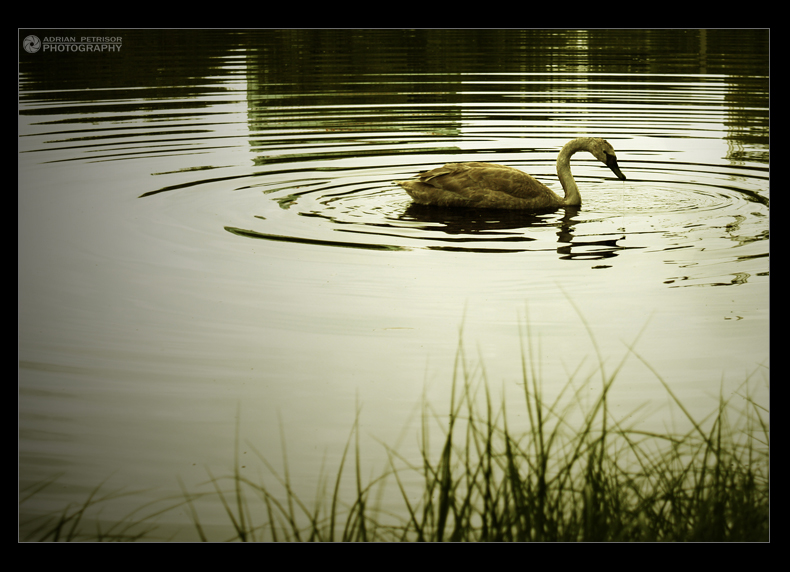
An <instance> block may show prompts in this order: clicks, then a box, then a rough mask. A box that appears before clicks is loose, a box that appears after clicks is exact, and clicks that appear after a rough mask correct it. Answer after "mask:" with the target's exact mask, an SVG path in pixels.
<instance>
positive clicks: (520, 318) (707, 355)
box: [18, 30, 769, 535]
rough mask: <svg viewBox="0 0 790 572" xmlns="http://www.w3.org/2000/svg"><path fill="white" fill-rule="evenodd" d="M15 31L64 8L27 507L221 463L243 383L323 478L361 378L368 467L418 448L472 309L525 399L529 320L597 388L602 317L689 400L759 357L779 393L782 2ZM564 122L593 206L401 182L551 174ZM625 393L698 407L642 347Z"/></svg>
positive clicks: (23, 67)
mask: <svg viewBox="0 0 790 572" xmlns="http://www.w3.org/2000/svg"><path fill="white" fill-rule="evenodd" d="M30 34H35V35H37V36H38V37H39V38H41V39H43V38H45V37H47V36H53V35H54V34H53V33H52V32H49V31H46V30H23V31H20V53H19V81H20V86H19V139H18V141H19V143H18V147H19V155H18V169H19V185H18V202H19V206H18V244H19V247H18V273H19V278H18V323H19V326H18V330H19V331H18V336H19V464H20V486H21V487H23V488H24V487H25V486H27V485H29V484H30V483H34V482H38V481H41V480H42V479H45V478H47V477H50V476H52V475H54V474H60V475H61V476H60V477H59V479H58V481H57V483H58V486H57V487H51V488H50V489H48V491H47V494H42V495H41V496H40V497H39V498H38V499H37V502H36V503H28V504H26V505H25V507H26V508H25V511H31V513H32V512H35V511H40V510H55V509H57V508H59V507H61V506H63V504H65V503H67V502H73V501H75V500H82V499H84V498H85V495H86V494H87V491H89V490H91V489H92V488H93V487H95V486H96V485H97V484H98V483H99V482H101V481H102V480H103V479H105V478H107V477H108V476H110V475H112V476H111V478H110V481H109V484H110V485H113V484H114V485H117V486H127V487H130V488H133V489H147V492H145V493H140V496H138V497H134V500H133V499H131V498H130V499H129V500H128V503H129V504H128V505H126V506H124V507H122V508H119V509H118V510H119V511H121V512H122V510H123V509H124V508H129V507H130V506H134V505H135V503H138V504H139V501H140V499H147V498H151V499H157V498H163V497H165V496H167V495H169V494H179V492H180V489H179V487H178V484H177V481H176V477H180V478H182V479H183V481H184V482H185V483H186V484H187V486H189V487H194V488H195V489H198V488H199V487H200V483H201V482H203V481H205V480H206V476H207V475H206V467H209V468H210V469H211V470H212V471H213V472H214V473H215V474H224V473H227V472H229V471H230V469H231V466H232V463H233V444H234V431H235V429H234V427H235V423H236V418H237V411H239V412H240V419H241V421H240V423H241V426H240V434H241V435H242V438H243V439H246V440H248V442H249V443H250V444H252V445H254V447H255V448H256V450H258V451H260V452H261V453H262V454H264V455H266V456H267V457H268V458H271V459H276V460H279V459H281V440H280V430H281V428H282V430H283V432H284V434H285V437H286V441H287V443H288V461H289V466H290V475H291V478H292V479H293V481H294V483H295V485H296V486H300V487H302V488H303V490H304V491H306V492H305V493H304V494H305V496H306V497H307V498H312V495H313V491H314V490H315V486H316V478H317V475H318V474H319V472H320V470H321V467H322V466H324V467H325V470H326V471H327V472H329V473H332V472H333V471H334V468H335V467H337V463H338V460H339V457H340V455H341V453H342V450H343V446H344V445H345V442H346V439H347V438H348V435H349V432H350V430H351V426H352V423H353V421H354V418H355V416H356V412H357V410H358V407H361V413H360V414H359V415H360V416H359V419H360V423H361V426H362V434H363V441H362V450H363V451H364V454H365V462H366V463H367V466H368V467H369V468H370V472H371V473H376V474H377V473H378V472H380V470H381V469H382V468H383V467H384V466H385V462H386V453H385V451H384V449H383V447H382V446H381V444H380V442H379V441H383V442H385V443H387V444H389V445H392V446H397V448H398V450H399V451H401V452H402V453H403V454H404V455H406V456H409V455H416V451H417V448H416V447H417V434H418V428H419V419H418V417H417V416H415V410H416V409H415V408H418V407H419V404H420V403H421V402H422V400H423V397H424V396H425V398H426V399H427V400H428V401H429V402H430V403H431V404H432V405H433V406H434V407H435V408H436V409H437V410H441V411H445V410H446V407H447V404H448V401H449V393H450V385H451V379H452V369H453V357H454V355H455V351H456V347H457V345H458V343H459V332H460V330H461V328H462V329H463V338H464V340H465V344H466V349H467V352H466V353H467V357H468V359H469V360H470V362H479V363H482V364H483V365H484V367H485V375H486V378H487V379H488V382H489V384H490V385H491V386H492V388H494V389H495V391H498V392H503V393H504V395H505V396H506V400H507V401H508V403H511V402H512V403H513V405H512V418H513V423H518V422H521V423H526V418H525V416H519V414H518V413H519V404H520V401H519V399H523V394H522V393H521V390H520V388H519V385H518V384H519V382H520V380H521V361H520V360H521V357H520V356H521V351H522V347H523V346H524V345H525V340H524V336H522V335H520V331H521V332H523V331H524V328H525V325H526V324H529V332H530V341H531V343H532V344H533V347H534V348H535V352H536V355H539V359H537V358H536V359H537V361H539V363H540V367H539V371H540V375H541V377H542V379H543V382H544V385H545V387H546V391H547V395H548V396H550V395H552V394H556V393H558V392H559V391H560V389H561V388H562V387H563V386H564V385H565V384H566V383H567V382H568V379H569V378H571V377H572V378H573V380H574V382H578V383H589V385H590V393H591V394H594V392H595V391H597V390H599V389H600V383H601V380H600V374H599V373H598V372H597V368H598V365H599V358H598V357H597V354H596V345H595V344H597V351H598V352H600V356H601V359H602V360H603V361H604V364H605V368H607V369H608V371H609V372H611V371H613V370H614V367H615V366H616V365H617V364H618V363H619V362H620V360H621V359H622V358H623V357H624V356H626V355H627V354H628V351H629V350H628V349H627V346H628V345H632V344H634V348H635V350H636V351H637V352H638V353H639V355H640V356H641V357H642V358H643V359H644V360H645V361H647V362H649V363H650V364H651V366H652V367H653V368H654V369H656V370H657V371H659V372H660V374H661V375H662V377H663V378H664V379H665V380H667V382H668V383H670V384H671V385H672V387H673V388H674V389H675V391H676V393H677V394H678V396H679V397H680V398H681V399H682V400H683V402H684V404H685V405H686V406H687V407H688V408H689V410H690V411H691V412H692V413H693V414H694V415H695V416H696V417H697V418H699V419H701V418H703V417H705V415H707V413H709V412H710V410H711V408H712V407H715V404H716V402H717V400H718V396H719V393H720V391H723V393H724V394H725V395H726V397H732V398H737V395H738V393H737V392H738V391H740V392H743V389H739V387H740V385H741V384H742V383H743V381H744V380H745V379H747V377H748V376H749V375H751V374H753V373H754V376H753V379H756V380H757V381H758V383H757V388H756V389H754V390H753V391H754V392H755V399H758V400H759V401H760V403H762V404H763V405H764V406H766V407H767V382H766V381H765V380H767V371H768V370H767V368H768V356H769V353H768V310H769V299H768V293H769V277H768V275H769V257H768V254H769V246H768V245H769V241H768V233H769V214H768V212H769V144H768V128H769V119H768V117H769V114H768V96H769V83H768V80H769V77H768V76H769V72H768V32H767V31H748V30H747V31H743V30H734V31H727V30H715V31H696V30H665V31H649V30H641V31H589V32H587V31H571V32H568V31H558V30H543V31H516V30H511V31H505V32H503V31H490V30H483V31H452V30H450V31H428V30H417V31H397V30H383V31H353V30H344V31H331V30H311V31H293V30H292V31H257V32H243V31H235V32H224V31H223V32H218V31H211V32H205V31H142V30H137V31H112V32H107V33H97V32H96V31H91V33H90V34H89V35H90V36H120V37H121V38H122V47H121V49H120V51H117V52H71V51H65V52H54V53H53V52H45V51H39V52H37V53H33V54H30V53H27V52H25V51H24V50H23V49H22V47H21V46H22V39H23V38H25V37H26V36H28V35H30ZM58 35H59V36H63V35H64V33H62V32H59V33H58ZM85 35H88V34H84V33H81V32H79V31H74V32H73V33H72V32H69V33H68V36H75V37H77V38H78V39H79V37H81V36H85ZM581 135H591V136H600V137H604V138H606V139H607V140H608V141H609V142H610V143H611V144H612V145H613V146H614V148H615V149H616V151H617V156H618V162H619V164H620V168H621V169H622V171H623V173H624V174H625V175H626V176H627V180H626V181H619V180H617V179H616V177H614V175H613V174H612V173H611V172H610V171H609V170H608V169H607V168H606V167H605V166H603V165H601V164H600V163H597V162H596V161H595V160H594V159H593V158H592V156H590V155H584V154H578V155H576V156H574V158H573V161H572V168H573V173H574V176H575V178H576V181H577V183H578V185H579V188H580V190H581V193H582V197H583V200H584V203H583V206H582V207H581V208H580V209H576V208H566V209H558V210H556V211H553V212H543V213H516V214H514V213H479V212H454V211H443V210H436V209H425V208H416V207H415V206H414V205H412V204H411V202H410V199H409V197H408V196H407V195H406V194H405V193H404V192H403V191H402V189H400V188H399V187H397V186H396V185H393V184H392V181H393V180H398V179H404V178H409V177H411V176H413V175H414V174H416V173H417V172H419V171H421V170H425V169H428V168H432V167H435V166H439V165H441V164H443V163H445V162H451V161H470V160H474V161H489V162H494V163H500V164H505V165H510V166H513V167H516V168H519V169H523V170H525V171H527V172H529V173H530V174H532V175H533V176H535V177H536V178H538V179H539V180H541V181H543V182H544V183H545V184H547V185H549V186H550V187H551V188H553V189H554V190H555V191H556V192H558V193H561V192H562V190H561V187H560V185H559V182H558V181H557V179H556V174H555V161H556V156H557V153H558V151H559V149H560V148H561V147H562V145H563V144H564V143H566V142H567V141H568V140H569V139H572V138H574V137H577V136H581ZM585 323H586V324H587V325H588V326H589V328H590V330H591V331H592V335H593V338H592V339H591V336H590V332H589V331H588V330H587V328H586V327H585ZM593 340H594V342H595V344H594V343H593ZM755 372H756V373H755ZM611 400H612V404H613V405H612V407H613V409H614V411H615V412H619V413H621V414H622V415H623V416H624V417H626V418H628V417H629V414H630V412H632V411H634V410H635V409H637V408H639V407H640V406H644V407H643V408H642V409H639V411H638V413H637V414H634V415H633V421H634V422H635V423H640V424H641V425H640V426H643V427H644V428H646V429H653V430H659V429H660V430H663V429H666V428H668V427H674V426H678V427H682V426H683V419H682V416H680V417H679V416H678V414H677V411H672V410H671V409H670V408H669V407H668V406H667V404H668V401H669V399H668V397H667V395H666V392H665V391H664V390H663V389H662V388H661V386H660V384H659V383H658V382H657V381H656V379H655V376H654V374H653V373H652V372H650V371H649V370H648V369H647V368H646V367H645V366H644V365H643V364H642V363H641V362H640V361H639V359H636V358H635V357H634V356H632V357H631V358H630V359H629V360H627V361H626V363H625V365H624V366H623V369H622V371H621V372H620V373H619V375H618V380H617V382H616V384H615V385H614V386H613V389H612V394H611ZM509 414H510V409H509ZM509 419H510V418H509ZM242 449H243V450H242V451H241V455H242V460H243V462H244V463H245V465H244V466H245V470H246V469H247V467H248V465H247V463H248V464H249V470H250V471H256V472H253V473H251V474H250V477H251V478H254V477H255V475H257V471H260V470H261V469H260V466H259V463H254V462H253V461H252V460H250V461H246V460H245V459H247V458H248V457H252V456H253V453H252V449H249V448H244V447H242ZM244 455H247V457H244ZM349 487H350V488H352V489H353V484H352V482H351V481H349ZM148 489H150V490H148ZM206 510H207V511H209V512H207V513H206V515H205V516H204V518H205V519H206V520H205V521H204V522H206V524H209V523H210V522H211V521H210V519H211V517H210V516H208V514H210V509H206ZM26 514H27V513H24V514H23V517H24V516H25V515H26ZM108 518H110V517H109V516H108ZM167 518H172V519H173V520H174V521H179V519H181V520H180V521H179V522H184V521H185V520H184V519H186V517H185V516H184V515H183V514H175V515H173V516H170V517H167ZM23 520H24V519H23ZM186 522H188V520H186ZM214 524H217V525H226V524H227V522H226V519H224V518H223V517H221V515H220V516H217V520H216V522H215V523H214ZM218 534H220V535H221V533H218Z"/></svg>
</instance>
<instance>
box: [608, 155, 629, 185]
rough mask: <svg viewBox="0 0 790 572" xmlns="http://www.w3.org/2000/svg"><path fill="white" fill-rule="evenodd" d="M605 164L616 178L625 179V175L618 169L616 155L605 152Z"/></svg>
mask: <svg viewBox="0 0 790 572" xmlns="http://www.w3.org/2000/svg"><path fill="white" fill-rule="evenodd" d="M606 166H607V167H609V168H610V169H611V170H612V173H614V174H615V175H617V178H618V179H620V180H621V181H625V175H623V173H622V172H621V171H620V167H618V166H617V157H615V156H614V155H610V154H609V153H607V154H606Z"/></svg>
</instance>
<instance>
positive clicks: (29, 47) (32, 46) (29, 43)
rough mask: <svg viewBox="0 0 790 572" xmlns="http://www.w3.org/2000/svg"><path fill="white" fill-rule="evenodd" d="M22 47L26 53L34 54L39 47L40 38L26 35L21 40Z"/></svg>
mask: <svg viewBox="0 0 790 572" xmlns="http://www.w3.org/2000/svg"><path fill="white" fill-rule="evenodd" d="M22 47H23V48H25V51H26V52H27V53H29V54H35V53H36V52H37V51H39V50H40V49H41V40H39V39H38V36H32V35H31V36H27V37H26V38H25V39H24V40H23V41H22Z"/></svg>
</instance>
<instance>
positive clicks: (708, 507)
mask: <svg viewBox="0 0 790 572" xmlns="http://www.w3.org/2000/svg"><path fill="white" fill-rule="evenodd" d="M527 338H528V336H527ZM596 351H597V347H596ZM629 355H633V356H635V357H636V358H637V359H640V360H642V358H641V357H640V356H639V355H638V354H637V353H636V351H635V350H634V349H633V347H631V348H629V354H628V355H627V356H626V358H627V357H628V356H629ZM598 358H599V368H598V370H597V373H599V374H600V376H601V391H600V395H598V397H597V398H596V399H595V400H594V401H593V403H592V404H589V405H586V406H585V405H584V404H582V399H581V388H582V387H584V388H586V387H589V383H584V384H579V385H578V386H577V388H575V387H574V383H573V380H571V381H569V382H568V384H566V385H565V387H564V389H563V390H562V391H561V392H560V394H559V395H558V396H557V397H556V399H554V400H553V401H552V402H548V401H547V400H546V399H545V398H544V396H543V392H542V385H541V382H540V380H539V379H538V376H537V375H536V372H535V366H536V363H537V361H538V360H536V359H534V356H533V351H532V348H531V347H529V348H527V349H526V350H525V351H522V371H521V377H522V382H521V386H522V389H523V403H521V404H519V405H518V407H523V408H524V409H525V410H526V413H527V418H528V420H529V428H528V430H527V431H526V432H523V433H514V431H512V430H511V429H510V426H509V423H508V406H511V407H512V405H510V404H506V402H505V400H504V398H503V399H502V401H501V403H499V404H496V403H495V402H494V399H493V398H492V396H491V393H490V391H489V385H488V383H487V380H486V376H485V371H484V369H483V367H482V365H481V364H477V365H474V366H473V365H471V364H470V363H469V362H468V361H467V360H466V358H465V355H464V349H463V343H462V341H460V340H459V345H458V350H457V353H456V356H455V367H454V374H453V381H452V383H453V386H452V393H451V400H450V408H449V413H448V414H447V415H446V416H440V415H438V414H436V413H435V412H430V411H429V407H428V406H427V404H424V407H423V414H422V429H421V440H420V458H419V459H418V460H417V462H414V460H413V459H406V458H404V457H403V456H401V455H399V454H398V453H397V452H396V451H395V450H393V449H390V448H387V453H388V458H389V466H388V467H387V469H386V470H385V471H384V472H383V474H382V475H381V476H379V477H377V478H373V479H370V480H369V481H366V480H365V479H363V477H362V467H361V465H362V463H361V460H360V456H361V454H360V447H359V423H358V420H359V411H358V413H357V419H356V420H355V422H354V424H353V427H352V430H351V434H350V436H349V439H348V441H347V443H346V446H345V449H344V451H343V454H342V457H341V460H340V464H339V465H340V466H339V467H338V469H337V473H336V476H335V477H334V478H333V479H331V480H329V479H327V478H325V477H323V478H322V479H321V481H320V484H319V487H318V492H317V494H316V501H315V502H314V503H313V504H312V505H308V503H305V502H303V501H302V499H301V498H300V497H299V495H297V493H296V492H295V491H294V488H293V487H292V484H291V480H290V476H289V474H288V462H287V458H286V456H285V443H284V442H283V467H284V471H283V473H282V474H280V473H279V472H278V471H277V470H276V469H275V468H274V467H273V466H272V465H271V463H269V461H268V460H267V459H265V458H264V457H263V455H260V453H258V452H257V451H256V450H255V449H254V447H252V446H251V445H250V447H251V448H252V450H253V451H254V452H255V453H256V455H257V456H258V457H259V458H260V459H261V461H262V462H263V463H264V465H265V466H266V467H267V469H268V471H269V472H270V473H271V475H272V476H273V477H274V478H275V480H276V482H277V486H276V487H275V488H270V487H269V486H267V485H266V484H265V483H263V482H256V481H253V480H251V479H249V478H247V477H245V476H243V475H242V474H241V471H240V469H239V461H238V446H237V451H236V458H235V462H234V471H233V474H232V475H230V476H228V477H226V478H215V477H214V476H213V475H212V474H211V473H209V477H210V480H209V483H210V485H211V486H212V488H213V492H211V493H200V494H193V493H190V492H189V491H187V490H186V488H185V487H184V486H183V485H182V491H183V498H181V499H178V500H177V501H174V504H173V505H172V506H171V509H172V508H174V507H176V506H179V507H184V506H186V507H188V514H189V515H190V518H191V520H192V523H193V526H194V529H195V531H196V532H197V535H198V537H199V538H200V539H201V540H204V541H205V540H237V541H275V542H277V541H363V542H364V541H435V542H441V541H494V542H500V541H517V542H523V541H538V542H547V541H561V542H563V541H564V542H567V541H586V542H600V541H699V542H708V541H713V542H726V541H738V542H744V541H746V542H752V541H757V542H762V541H768V540H769V481H768V448H769V427H768V423H767V421H766V420H765V418H766V417H767V415H768V412H767V411H766V410H765V409H763V408H762V407H761V406H759V405H758V404H757V403H756V402H755V400H754V399H752V397H751V395H750V394H749V392H748V388H749V387H750V383H751V378H752V377H753V376H754V374H755V373H757V371H760V370H762V366H760V367H758V369H757V370H755V372H753V374H752V375H751V376H749V378H747V380H746V381H745V382H744V384H743V385H742V387H741V390H739V392H737V393H736V395H737V396H738V398H739V400H742V401H739V403H742V404H743V405H742V407H741V409H740V410H736V409H735V407H734V405H733V404H732V403H731V401H730V400H726V399H724V398H723V397H722V398H720V400H719V403H718V407H717V408H716V410H715V411H713V412H712V413H711V415H710V416H708V418H706V419H702V420H697V419H694V418H693V417H692V416H691V414H690V413H689V412H688V411H687V409H686V408H685V407H684V406H683V404H682V403H681V402H680V401H679V399H677V397H676V395H675V394H674V392H673V391H672V388H671V387H670V386H669V384H667V383H666V382H665V381H664V380H663V379H662V378H661V376H660V375H659V374H658V373H657V372H655V370H653V369H652V367H650V366H649V365H648V364H646V363H645V365H647V367H648V368H649V369H651V371H653V373H654V375H655V376H656V378H657V380H658V382H659V383H661V384H662V385H663V387H664V388H665V390H666V392H667V394H668V395H669V397H670V398H671V400H672V401H673V402H674V403H675V405H676V406H677V407H678V408H679V410H680V411H681V412H682V413H683V415H684V416H685V417H686V418H687V419H688V421H689V424H690V427H691V429H690V430H689V431H687V432H685V433H678V434H675V433H671V432H667V433H666V434H658V433H654V432H645V431H640V430H637V429H633V428H629V427H627V426H625V425H623V423H622V422H620V421H618V420H617V419H615V418H614V417H613V416H612V415H611V412H610V410H609V407H608V393H609V390H610V388H611V386H612V384H613V383H614V381H615V378H616V376H617V374H618V372H619V371H620V369H621V368H622V365H623V363H624V362H625V359H626V358H623V361H622V362H621V363H620V364H619V365H618V366H617V367H616V368H615V371H614V372H613V373H612V374H607V373H606V372H605V371H604V366H603V360H602V359H601V357H600V354H599V356H598ZM642 361H643V362H644V360H642ZM585 381H586V382H588V381H589V378H588V379H587V380H585ZM434 423H438V425H439V427H440V429H441V430H442V438H441V441H440V443H439V446H438V447H434V446H433V445H432V444H431V442H430V438H429V434H430V432H431V429H430V428H431V427H432V426H433V424H434ZM236 442H237V445H238V433H237V441H236ZM352 442H353V448H352ZM351 455H353V457H354V467H353V479H354V483H355V487H354V490H355V498H353V499H351V501H350V502H344V501H343V499H341V498H340V491H341V481H342V479H343V478H344V475H345V474H346V473H347V470H346V465H347V464H348V460H349V457H350V456H351ZM415 480H418V481H419V483H420V485H419V490H420V493H419V494H418V495H416V497H415V495H414V481H415ZM392 481H394V483H395V486H396V487H397V490H396V491H395V492H396V493H398V494H399V496H400V498H401V499H402V503H403V504H402V506H403V509H402V510H401V511H400V512H399V513H397V514H393V512H392V511H391V510H390V511H383V510H381V509H380V502H379V501H378V500H377V498H380V497H376V498H372V496H373V493H374V492H376V491H378V493H379V494H381V493H382V491H383V489H384V487H385V485H387V483H388V482H389V483H390V486H392V485H391V483H392ZM225 483H228V485H226V484H225ZM35 492H36V491H35V490H33V491H32V492H31V493H30V494H28V495H27V496H26V498H30V496H32V494H34V493H35ZM115 494H116V495H117V494H118V493H115ZM209 494H211V495H216V496H215V499H218V500H219V502H220V503H221V506H222V507H223V509H224V511H225V514H226V515H227V518H228V521H229V522H230V525H231V526H232V533H230V534H229V535H228V536H226V537H224V538H209V534H208V533H207V532H206V531H205V529H204V526H203V525H202V523H201V520H200V517H199V511H198V508H197V506H196V501H198V500H199V499H201V498H203V497H205V496H207V495H209ZM26 498H23V499H22V500H21V501H20V503H21V502H24V501H25V500H26ZM102 500H103V499H102V498H101V497H100V496H99V495H98V488H97V490H96V491H94V493H93V494H92V495H91V496H90V498H89V499H88V500H87V501H86V503H84V505H82V506H79V507H69V508H67V509H66V510H64V511H62V513H59V514H58V515H50V517H49V519H48V520H47V519H44V520H42V524H41V525H40V526H38V527H37V528H36V529H35V534H31V536H30V537H29V538H28V539H29V540H45V541H53V540H54V541H57V540H81V539H86V538H90V539H91V540H140V539H146V538H148V537H147V536H146V534H148V533H150V532H151V531H152V530H153V529H154V527H153V526H148V527H147V528H146V527H145V523H146V522H150V521H149V520H148V519H147V518H144V519H137V520H128V521H125V522H126V524H124V525H122V524H120V523H119V525H117V527H116V528H114V529H112V530H108V531H104V532H102V531H99V532H97V533H95V534H93V536H92V537H91V535H90V533H89V532H87V533H86V531H85V530H84V528H81V524H82V523H84V519H83V515H84V514H85V512H86V510H87V509H88V508H89V507H90V506H92V505H94V504H96V503H98V502H101V501H102ZM136 512H137V511H136ZM162 512H163V511H162V510H157V511H156V513H155V514H154V515H152V517H153V516H155V515H158V514H161V513H162ZM132 525H133V526H134V527H136V528H133V526H132Z"/></svg>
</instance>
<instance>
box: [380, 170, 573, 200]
mask: <svg viewBox="0 0 790 572" xmlns="http://www.w3.org/2000/svg"><path fill="white" fill-rule="evenodd" d="M395 183H397V184H398V185H400V186H401V187H403V188H404V189H405V190H406V192H407V193H409V195H411V197H412V199H414V202H416V203H419V204H422V205H432V206H440V207H472V208H482V209H486V208H495V209H497V208H498V209H541V208H555V207H558V206H561V205H562V199H561V198H560V197H558V196H557V195H555V194H554V193H553V192H552V191H551V189H549V188H548V187H547V186H546V185H544V184H543V183H541V182H539V181H537V180H536V179H534V178H533V177H531V176H530V175H528V174H526V173H524V172H522V171H519V170H518V169H514V168H513V167H507V166H505V165H496V164H493V163H479V162H471V163H448V164H446V165H444V166H443V167H438V168H436V169H432V170H430V171H425V172H424V173H420V174H419V175H418V179H417V180H414V181H395Z"/></svg>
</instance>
